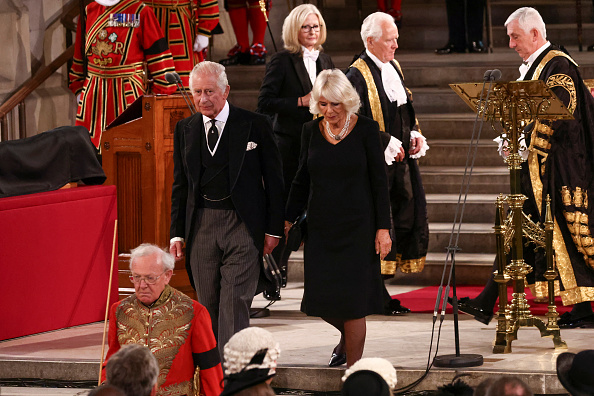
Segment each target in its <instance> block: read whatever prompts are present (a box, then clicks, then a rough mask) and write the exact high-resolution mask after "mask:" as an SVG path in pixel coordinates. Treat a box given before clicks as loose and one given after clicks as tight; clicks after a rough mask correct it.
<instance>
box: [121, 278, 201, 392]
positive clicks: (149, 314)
mask: <svg viewBox="0 0 594 396" xmlns="http://www.w3.org/2000/svg"><path fill="white" fill-rule="evenodd" d="M116 318H117V326H118V331H117V337H118V342H119V344H120V345H122V346H123V345H126V344H141V345H146V346H148V347H149V348H150V350H151V352H152V353H153V355H154V356H155V358H156V359H157V362H158V363H159V377H158V380H157V384H158V386H159V391H158V393H157V394H158V395H183V394H189V395H193V394H194V390H193V385H192V382H191V381H185V382H182V383H178V384H174V385H171V386H169V387H168V388H166V389H162V388H161V387H162V385H163V384H164V383H165V381H166V379H167V375H168V374H169V370H170V369H171V365H172V363H173V359H174V358H175V356H176V355H177V353H178V351H179V348H180V347H181V346H182V345H183V344H184V343H185V342H186V340H187V338H188V335H189V330H190V327H191V325H192V319H193V318H194V308H193V305H192V300H191V299H190V298H189V297H187V296H185V295H183V294H181V293H173V289H172V288H171V287H170V286H169V285H166V286H165V289H164V290H163V293H161V296H160V297H159V299H157V301H155V303H153V304H152V306H151V307H147V306H146V305H144V304H143V303H141V302H140V301H139V300H138V299H137V298H136V295H132V296H130V297H128V298H126V299H125V300H123V301H122V303H121V304H120V306H119V307H118V310H117V311H116Z"/></svg>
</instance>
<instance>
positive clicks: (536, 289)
mask: <svg viewBox="0 0 594 396" xmlns="http://www.w3.org/2000/svg"><path fill="white" fill-rule="evenodd" d="M528 287H529V288H530V292H531V293H532V295H533V296H534V298H548V297H549V282H547V281H537V282H535V283H534V284H533V285H528ZM553 287H554V290H555V296H560V295H561V285H560V284H559V280H556V281H554V282H553Z"/></svg>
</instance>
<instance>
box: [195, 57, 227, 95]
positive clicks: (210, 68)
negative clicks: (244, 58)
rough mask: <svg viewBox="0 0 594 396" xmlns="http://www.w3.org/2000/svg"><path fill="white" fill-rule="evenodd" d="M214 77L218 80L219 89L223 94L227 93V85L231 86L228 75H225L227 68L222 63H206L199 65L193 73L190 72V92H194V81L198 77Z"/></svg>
mask: <svg viewBox="0 0 594 396" xmlns="http://www.w3.org/2000/svg"><path fill="white" fill-rule="evenodd" d="M205 75H206V76H212V77H214V78H216V80H217V87H219V89H220V90H221V92H225V89H227V85H229V80H227V73H225V66H223V65H221V64H220V63H216V62H210V61H204V62H200V63H198V64H197V65H196V66H194V68H193V69H192V71H191V72H190V91H193V88H192V84H193V83H192V80H193V79H194V77H195V76H196V77H197V76H205Z"/></svg>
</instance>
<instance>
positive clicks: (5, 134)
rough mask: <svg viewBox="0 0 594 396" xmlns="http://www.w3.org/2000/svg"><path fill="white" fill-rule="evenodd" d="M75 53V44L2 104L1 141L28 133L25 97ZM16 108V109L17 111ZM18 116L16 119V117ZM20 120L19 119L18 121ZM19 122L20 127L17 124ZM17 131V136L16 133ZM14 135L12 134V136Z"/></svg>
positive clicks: (0, 111)
mask: <svg viewBox="0 0 594 396" xmlns="http://www.w3.org/2000/svg"><path fill="white" fill-rule="evenodd" d="M73 55H74V45H71V46H70V47H68V48H67V49H66V50H65V51H64V52H63V53H62V54H61V55H60V56H58V57H57V58H56V59H54V60H53V61H52V63H50V64H49V65H47V66H44V67H42V68H41V69H40V70H39V71H38V72H37V73H35V75H34V76H33V77H31V78H30V79H29V80H27V81H26V82H25V83H24V84H23V85H22V86H21V88H19V90H17V91H16V92H15V93H14V94H12V95H11V96H10V98H8V100H6V102H4V103H3V104H2V105H1V106H0V141H3V142H4V141H6V140H8V139H9V137H10V138H12V139H21V138H24V137H25V136H26V135H27V129H26V122H25V99H26V98H27V96H29V94H31V92H33V91H35V89H37V87H39V86H40V85H41V84H42V83H43V82H44V81H45V80H47V79H48V78H49V77H50V76H51V75H52V74H54V73H55V72H56V70H58V69H59V68H60V67H62V66H63V65H64V63H66V62H67V61H68V60H69V59H71V58H72V56H73ZM15 110H16V111H15ZM15 118H16V119H15ZM17 120H18V121H17ZM17 124H18V128H15V126H16V125H17ZM15 132H16V136H14V135H15ZM10 135H12V136H10Z"/></svg>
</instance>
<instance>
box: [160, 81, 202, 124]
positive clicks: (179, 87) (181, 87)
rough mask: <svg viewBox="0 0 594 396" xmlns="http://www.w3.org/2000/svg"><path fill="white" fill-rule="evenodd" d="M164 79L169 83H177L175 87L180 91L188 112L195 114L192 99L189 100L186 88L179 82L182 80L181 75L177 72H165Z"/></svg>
mask: <svg viewBox="0 0 594 396" xmlns="http://www.w3.org/2000/svg"><path fill="white" fill-rule="evenodd" d="M165 80H167V82H168V83H169V84H175V85H177V89H179V92H180V94H181V96H182V98H184V101H185V102H186V105H187V106H188V108H189V109H190V112H191V113H192V115H194V114H196V109H194V105H193V104H192V100H190V97H189V95H188V93H187V92H186V88H184V87H183V86H182V84H181V82H182V81H181V77H180V76H179V74H177V73H176V72H173V73H169V72H168V73H165Z"/></svg>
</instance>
